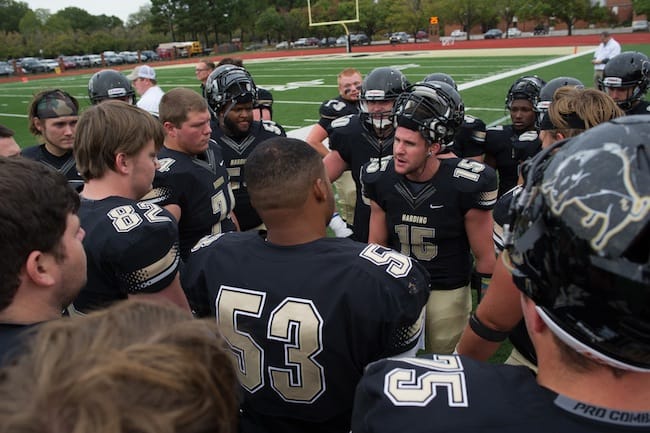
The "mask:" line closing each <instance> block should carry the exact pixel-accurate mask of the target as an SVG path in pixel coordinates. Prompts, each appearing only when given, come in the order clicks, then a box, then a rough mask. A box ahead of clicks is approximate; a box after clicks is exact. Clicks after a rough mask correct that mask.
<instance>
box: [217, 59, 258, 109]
mask: <svg viewBox="0 0 650 433" xmlns="http://www.w3.org/2000/svg"><path fill="white" fill-rule="evenodd" d="M205 98H206V99H207V101H208V106H209V107H210V111H211V113H212V115H213V116H215V117H218V114H219V113H220V112H221V111H223V110H224V108H225V109H226V110H230V109H231V108H232V107H234V106H235V105H236V104H239V103H248V102H251V103H253V105H255V102H256V101H257V87H256V86H255V82H254V81H253V77H251V75H250V74H249V73H248V71H247V70H246V69H244V68H242V67H239V66H234V65H221V66H219V67H217V68H216V69H215V70H214V71H212V73H211V74H210V76H209V77H208V79H207V81H206V87H205Z"/></svg>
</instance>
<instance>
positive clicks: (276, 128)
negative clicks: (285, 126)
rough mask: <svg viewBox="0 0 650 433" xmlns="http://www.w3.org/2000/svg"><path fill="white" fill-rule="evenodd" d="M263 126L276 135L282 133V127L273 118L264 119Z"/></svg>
mask: <svg viewBox="0 0 650 433" xmlns="http://www.w3.org/2000/svg"><path fill="white" fill-rule="evenodd" d="M261 123H262V128H264V130H265V131H268V132H271V133H273V134H275V135H282V133H283V131H282V127H281V126H280V125H278V124H277V123H275V122H274V121H272V120H262V121H261Z"/></svg>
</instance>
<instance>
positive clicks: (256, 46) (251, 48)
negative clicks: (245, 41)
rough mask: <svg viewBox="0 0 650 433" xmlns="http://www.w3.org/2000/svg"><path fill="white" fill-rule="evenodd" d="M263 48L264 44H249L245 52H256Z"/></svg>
mask: <svg viewBox="0 0 650 433" xmlns="http://www.w3.org/2000/svg"><path fill="white" fill-rule="evenodd" d="M264 47H265V45H264V44H261V43H259V42H257V43H253V44H250V45H249V46H247V47H246V51H257V50H261V49H263V48H264Z"/></svg>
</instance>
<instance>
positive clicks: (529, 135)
mask: <svg viewBox="0 0 650 433" xmlns="http://www.w3.org/2000/svg"><path fill="white" fill-rule="evenodd" d="M537 137H539V134H538V133H537V131H526V132H522V133H521V135H519V138H517V140H518V141H534V140H537Z"/></svg>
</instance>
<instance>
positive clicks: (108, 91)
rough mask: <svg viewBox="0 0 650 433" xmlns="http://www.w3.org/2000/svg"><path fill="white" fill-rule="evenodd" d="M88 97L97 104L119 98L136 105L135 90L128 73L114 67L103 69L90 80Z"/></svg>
mask: <svg viewBox="0 0 650 433" xmlns="http://www.w3.org/2000/svg"><path fill="white" fill-rule="evenodd" d="M88 97H89V98H90V102H91V103H92V104H93V105H95V104H99V103H100V102H102V101H106V100H108V99H119V100H121V101H124V102H128V103H129V104H131V105H135V101H136V98H135V90H133V86H132V85H131V82H130V81H129V80H128V78H126V75H124V74H122V73H120V72H118V71H116V70H114V69H102V70H101V71H98V72H95V73H94V74H93V76H92V77H90V80H88Z"/></svg>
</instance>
